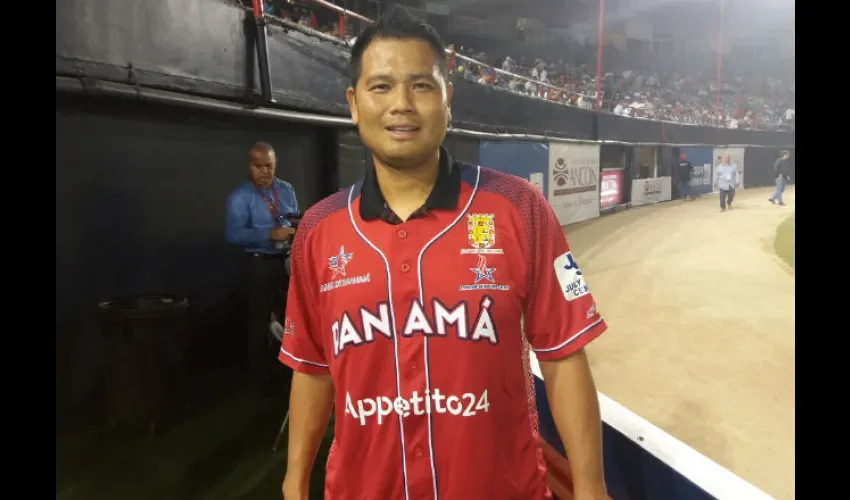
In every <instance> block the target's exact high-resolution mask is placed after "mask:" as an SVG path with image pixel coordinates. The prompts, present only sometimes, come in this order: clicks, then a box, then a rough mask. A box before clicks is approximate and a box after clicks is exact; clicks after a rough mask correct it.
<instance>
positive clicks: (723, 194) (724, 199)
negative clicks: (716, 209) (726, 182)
mask: <svg viewBox="0 0 850 500" xmlns="http://www.w3.org/2000/svg"><path fill="white" fill-rule="evenodd" d="M734 199H735V188H729V189H721V190H720V209H721V210H726V206H727V205H728V206H729V208H732V200H734Z"/></svg>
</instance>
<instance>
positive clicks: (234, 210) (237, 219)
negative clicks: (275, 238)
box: [224, 193, 271, 247]
mask: <svg viewBox="0 0 850 500" xmlns="http://www.w3.org/2000/svg"><path fill="white" fill-rule="evenodd" d="M270 233H271V230H269V229H254V228H252V227H251V212H250V211H249V209H248V204H247V203H246V202H245V199H244V198H242V197H241V196H239V194H238V193H234V194H232V195H230V197H229V198H228V199H227V218H226V222H225V229H224V234H225V236H226V237H227V242H228V243H230V244H232V245H239V246H243V247H244V246H249V245H263V244H268V242H269V238H270Z"/></svg>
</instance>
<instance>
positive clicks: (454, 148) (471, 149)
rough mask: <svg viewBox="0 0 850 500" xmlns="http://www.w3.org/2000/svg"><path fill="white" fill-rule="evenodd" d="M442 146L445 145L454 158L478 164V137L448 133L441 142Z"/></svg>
mask: <svg viewBox="0 0 850 500" xmlns="http://www.w3.org/2000/svg"><path fill="white" fill-rule="evenodd" d="M443 146H445V147H446V150H447V151H448V152H449V154H450V155H452V157H453V158H454V159H456V160H459V161H465V162H467V163H471V164H473V165H478V155H479V147H478V139H474V138H472V137H461V136H457V135H448V136H446V140H445V141H444V142H443Z"/></svg>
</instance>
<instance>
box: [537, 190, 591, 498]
mask: <svg viewBox="0 0 850 500" xmlns="http://www.w3.org/2000/svg"><path fill="white" fill-rule="evenodd" d="M535 197H536V199H535V200H534V201H533V202H532V203H531V207H530V210H527V212H528V213H529V216H528V217H527V218H526V222H525V223H526V224H527V225H528V227H529V228H530V229H531V230H530V231H527V235H526V236H527V240H528V241H530V245H529V248H528V252H529V253H528V256H527V259H528V261H527V262H528V264H529V267H528V279H527V282H528V290H529V296H528V298H527V301H526V304H525V308H524V311H523V312H524V313H525V316H524V318H525V319H524V330H525V335H526V337H527V338H528V341H529V343H530V344H531V347H532V349H533V350H534V353H535V354H536V356H537V359H538V361H539V362H540V368H541V370H542V372H543V377H544V382H545V383H546V395H547V398H548V400H549V406H550V408H551V409H552V415H553V416H554V418H555V422H556V427H557V429H558V434H559V435H560V436H561V440H562V441H563V443H564V445H565V446H566V450H567V459H568V460H569V462H570V467H571V470H572V473H573V484H574V490H575V495H576V496H575V498H576V500H586V499H592V500H604V499H605V498H606V496H605V478H604V475H603V469H602V431H601V428H602V423H601V421H600V417H599V403H598V401H597V399H596V389H595V388H594V384H593V379H592V377H591V375H590V368H589V366H588V364H587V358H586V357H585V355H584V347H585V346H586V345H587V344H588V343H590V342H591V341H592V340H593V339H595V338H597V337H598V336H600V335H601V334H602V333H603V332H604V331H605V329H606V328H607V326H606V325H605V322H604V321H603V319H602V317H601V316H600V315H599V312H598V310H597V307H596V302H595V301H594V299H593V296H592V295H591V294H590V288H589V287H588V285H587V282H586V281H585V277H584V274H583V273H582V270H581V268H580V267H579V266H578V264H577V263H576V261H575V257H574V256H573V254H572V252H571V251H570V248H569V245H568V244H567V240H566V238H565V237H564V231H563V229H562V228H561V225H560V223H559V222H558V220H557V217H556V216H555V213H554V212H553V211H552V207H551V206H550V205H549V204H548V203H547V202H546V199H545V198H543V194H542V193H540V192H539V191H538V190H536V189H535Z"/></svg>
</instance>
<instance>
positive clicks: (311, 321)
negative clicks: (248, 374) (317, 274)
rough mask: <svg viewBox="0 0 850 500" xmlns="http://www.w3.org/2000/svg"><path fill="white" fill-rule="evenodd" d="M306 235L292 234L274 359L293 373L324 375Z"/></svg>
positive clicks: (316, 296)
mask: <svg viewBox="0 0 850 500" xmlns="http://www.w3.org/2000/svg"><path fill="white" fill-rule="evenodd" d="M309 237H310V233H309V232H308V231H307V230H306V229H305V230H304V232H296V233H295V241H294V242H293V244H292V253H291V257H290V278H289V293H288V295H287V299H286V322H285V323H284V330H283V342H282V343H281V346H280V355H279V356H278V359H279V360H280V362H281V363H283V364H284V365H286V366H288V367H290V368H292V369H293V370H295V371H297V372H302V373H307V374H311V375H325V374H327V373H329V372H330V370H329V368H328V362H327V360H326V359H325V350H324V346H323V344H322V334H321V318H320V317H319V313H318V303H319V297H318V295H319V293H318V288H317V287H316V286H315V279H314V278H313V275H312V274H311V273H312V270H313V269H316V268H315V267H314V266H312V265H311V258H310V252H309V251H308V250H307V249H308V242H307V239H308V238H309Z"/></svg>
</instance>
